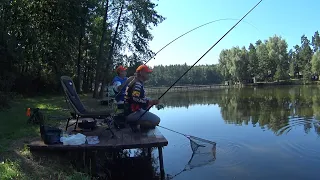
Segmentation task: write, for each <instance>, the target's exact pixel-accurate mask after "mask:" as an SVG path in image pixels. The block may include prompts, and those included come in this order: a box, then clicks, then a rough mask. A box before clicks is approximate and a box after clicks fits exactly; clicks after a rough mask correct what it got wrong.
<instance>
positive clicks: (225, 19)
mask: <svg viewBox="0 0 320 180" xmlns="http://www.w3.org/2000/svg"><path fill="white" fill-rule="evenodd" d="M227 20H239V19H234V18H224V19H217V20H213V21H210V22H207V23H204V24H202V25H200V26H197V27H195V28H193V29H191V30H189V31H187V32H185V33H183V34H182V35H180V36H178V37H176V38H175V39H173V40H172V41H170V42H169V43H168V44H166V45H165V46H163V47H162V48H161V49H160V50H159V51H157V52H156V53H155V54H154V55H153V56H151V57H150V59H149V60H147V61H146V62H145V63H144V65H146V64H147V63H148V62H149V61H150V60H151V59H152V58H155V56H156V55H157V54H158V53H160V52H161V51H162V50H163V49H164V48H166V47H167V46H169V45H170V44H171V43H173V42H174V41H176V40H178V39H179V38H181V37H183V36H185V35H187V34H189V33H190V32H192V31H194V30H196V29H199V28H201V27H203V26H206V25H209V24H212V23H214V22H219V21H227ZM243 22H245V23H248V24H249V25H251V26H252V27H254V28H255V29H256V30H258V31H259V29H258V28H257V27H255V26H254V25H252V24H251V23H249V22H246V21H243Z"/></svg>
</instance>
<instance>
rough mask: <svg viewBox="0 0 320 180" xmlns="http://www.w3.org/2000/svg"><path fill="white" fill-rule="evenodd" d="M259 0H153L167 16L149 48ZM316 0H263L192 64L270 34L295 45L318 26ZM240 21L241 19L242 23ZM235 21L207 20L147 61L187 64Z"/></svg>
mask: <svg viewBox="0 0 320 180" xmlns="http://www.w3.org/2000/svg"><path fill="white" fill-rule="evenodd" d="M258 2H259V0H197V1H195V0H159V1H158V7H157V8H156V10H157V11H158V12H159V14H161V15H163V16H164V17H166V18H167V19H166V20H165V21H163V22H162V23H161V24H160V25H158V26H157V27H154V28H153V30H152V31H151V33H152V35H153V36H154V38H153V40H152V41H151V42H150V48H151V49H152V50H153V51H154V52H156V51H158V50H159V49H161V48H162V47H163V46H164V45H166V44H167V43H169V42H170V41H172V40H173V39H174V38H176V37H178V36H180V35H181V34H183V33H185V32H187V31H189V30H191V29H193V28H195V27H197V26H199V25H201V24H204V23H207V22H210V21H213V20H217V19H224V18H233V19H238V20H239V19H240V18H242V16H243V15H244V14H245V13H247V11H249V10H250V9H251V8H252V7H253V6H254V5H255V4H256V3H258ZM317 7H320V1H319V0H263V1H262V2H261V3H260V5H259V6H258V7H256V9H254V10H253V11H252V12H251V13H250V14H249V15H248V16H247V17H246V18H245V19H244V20H243V21H242V22H240V23H239V24H238V26H237V27H235V28H234V29H233V30H232V31H231V32H230V33H229V34H228V35H227V36H226V37H225V38H224V39H222V40H221V41H220V42H219V43H218V44H217V45H216V46H215V47H214V48H213V49H212V50H211V51H210V52H209V53H208V54H207V55H206V56H205V57H204V58H202V60H201V61H200V62H199V63H198V64H217V63H218V57H219V53H220V52H221V50H222V49H225V48H231V47H233V46H240V47H241V46H246V48H248V45H249V43H255V42H256V41H257V40H258V39H261V40H265V39H267V38H269V37H270V36H273V35H274V34H277V35H280V36H282V37H283V38H284V39H285V40H286V41H287V43H288V49H290V48H292V47H293V46H294V45H295V44H300V37H301V35H302V34H306V35H307V37H308V38H309V40H311V37H312V35H313V34H314V32H315V31H317V30H320V28H319V26H320V24H319V23H318V22H317V20H318V19H319V18H320V14H319V13H316V12H317ZM244 21H245V22H244ZM236 22H237V20H227V21H219V22H215V23H212V24H210V25H207V26H204V27H202V28H200V29H197V30H195V31H193V32H191V33H189V34H187V35H186V36H184V37H182V38H180V39H179V40H177V41H175V42H174V43H172V44H170V45H169V46H168V47H166V48H165V49H164V50H162V51H161V52H160V53H159V54H158V55H157V56H156V57H155V58H156V59H153V60H151V61H150V62H149V63H148V65H150V66H154V65H160V64H162V65H168V64H183V63H187V64H189V65H192V64H193V63H194V62H195V61H197V60H198V59H199V58H200V57H201V56H202V55H203V54H204V53H205V52H206V51H207V50H208V49H209V48H210V47H211V46H212V45H213V44H214V43H215V42H216V41H217V40H218V39H219V38H221V36H223V35H224V34H225V33H226V32H227V31H228V30H229V29H230V28H231V27H232V26H233V25H234V24H235V23H236Z"/></svg>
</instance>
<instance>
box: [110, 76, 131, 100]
mask: <svg viewBox="0 0 320 180" xmlns="http://www.w3.org/2000/svg"><path fill="white" fill-rule="evenodd" d="M127 79H128V78H127V77H124V78H123V79H122V78H121V77H119V76H116V77H114V78H113V81H112V83H113V92H114V93H115V94H116V95H118V93H119V91H118V87H119V86H120V85H121V84H123V83H124V82H126V80H127ZM126 88H127V86H125V87H123V88H122V89H121V92H120V93H119V95H118V96H116V97H115V100H116V101H117V102H119V101H124V95H125V92H126Z"/></svg>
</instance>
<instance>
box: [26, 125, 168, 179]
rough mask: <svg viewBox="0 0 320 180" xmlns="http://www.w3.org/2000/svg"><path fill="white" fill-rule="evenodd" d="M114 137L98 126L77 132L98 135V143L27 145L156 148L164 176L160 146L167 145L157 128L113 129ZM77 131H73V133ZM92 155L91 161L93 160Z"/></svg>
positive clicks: (36, 146)
mask: <svg viewBox="0 0 320 180" xmlns="http://www.w3.org/2000/svg"><path fill="white" fill-rule="evenodd" d="M72 129H73V127H70V128H68V130H67V132H71V131H72ZM113 131H114V133H115V137H113V138H112V135H111V132H110V131H109V130H107V129H106V127H103V126H98V127H97V128H96V129H94V130H92V131H87V132H86V131H82V132H79V133H81V134H84V135H86V136H98V137H99V141H100V142H99V143H98V144H87V143H86V144H82V145H63V144H62V143H61V144H54V145H47V144H45V143H44V142H43V141H42V140H40V138H39V140H37V141H33V142H31V143H30V144H29V145H28V146H29V148H30V150H69V151H71V150H75V151H76V150H85V151H87V152H96V151H97V150H115V149H118V150H123V149H137V148H147V149H148V151H149V152H150V153H151V148H154V147H155V148H158V152H159V165H160V173H161V179H163V178H164V167H163V155H162V148H163V147H164V146H167V145H168V141H167V139H166V138H165V137H164V136H163V135H162V134H161V133H160V131H159V130H158V128H155V129H151V130H148V131H146V132H136V133H134V132H132V130H131V129H130V128H124V129H120V130H115V129H113ZM75 133H77V132H73V133H72V134H75ZM95 158H96V157H93V160H92V161H93V162H95Z"/></svg>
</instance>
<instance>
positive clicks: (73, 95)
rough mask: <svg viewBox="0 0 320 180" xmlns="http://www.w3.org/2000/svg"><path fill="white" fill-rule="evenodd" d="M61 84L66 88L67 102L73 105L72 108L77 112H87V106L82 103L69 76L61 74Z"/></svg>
mask: <svg viewBox="0 0 320 180" xmlns="http://www.w3.org/2000/svg"><path fill="white" fill-rule="evenodd" d="M60 80H61V85H62V88H63V90H64V93H65V96H66V100H67V103H68V104H70V105H71V107H72V109H73V110H74V112H75V113H76V114H81V113H85V112H86V108H85V107H84V105H83V104H82V102H81V100H80V98H79V96H78V94H77V91H76V88H75V86H74V83H73V81H72V79H71V78H70V77H69V76H61V78H60Z"/></svg>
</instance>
